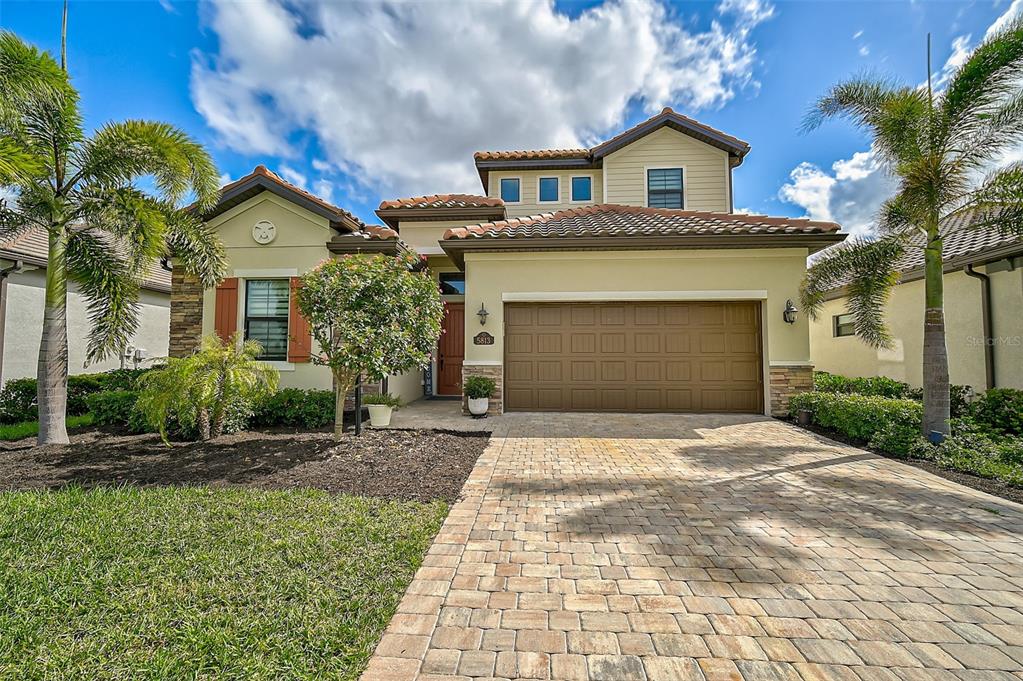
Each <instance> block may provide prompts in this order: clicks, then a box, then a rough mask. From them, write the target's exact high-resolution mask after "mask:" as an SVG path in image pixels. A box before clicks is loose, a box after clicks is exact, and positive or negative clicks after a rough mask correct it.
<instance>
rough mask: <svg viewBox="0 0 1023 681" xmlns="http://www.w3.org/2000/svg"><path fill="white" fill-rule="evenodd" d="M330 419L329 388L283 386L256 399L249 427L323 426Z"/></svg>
mask: <svg viewBox="0 0 1023 681" xmlns="http://www.w3.org/2000/svg"><path fill="white" fill-rule="evenodd" d="M333 422H334V392H333V391H332V390H300V389H298V388H284V389H283V390H278V391H277V392H275V393H273V394H271V395H267V396H266V397H263V398H261V399H259V400H257V401H256V403H255V405H254V406H253V409H252V416H251V417H250V418H249V427H251V428H273V427H275V426H282V427H288V428H310V429H312V428H323V427H325V426H329V425H330V424H332V423H333Z"/></svg>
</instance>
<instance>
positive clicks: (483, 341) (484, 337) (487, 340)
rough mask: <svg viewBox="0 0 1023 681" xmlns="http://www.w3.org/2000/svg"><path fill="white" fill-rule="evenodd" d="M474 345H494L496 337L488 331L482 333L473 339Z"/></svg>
mask: <svg viewBox="0 0 1023 681" xmlns="http://www.w3.org/2000/svg"><path fill="white" fill-rule="evenodd" d="M472 344H473V345H493V344H494V337H493V336H491V335H490V334H489V333H487V332H486V331H480V332H479V333H477V334H476V335H475V336H473V338H472Z"/></svg>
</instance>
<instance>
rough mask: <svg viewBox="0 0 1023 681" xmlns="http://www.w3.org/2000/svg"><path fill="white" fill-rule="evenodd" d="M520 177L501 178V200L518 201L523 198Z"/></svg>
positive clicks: (507, 201) (506, 201)
mask: <svg viewBox="0 0 1023 681" xmlns="http://www.w3.org/2000/svg"><path fill="white" fill-rule="evenodd" d="M520 184H521V183H520V182H519V178H517V177H502V178H501V200H502V201H504V202H505V203H518V202H519V201H521V200H522V191H521V189H522V188H521V187H520Z"/></svg>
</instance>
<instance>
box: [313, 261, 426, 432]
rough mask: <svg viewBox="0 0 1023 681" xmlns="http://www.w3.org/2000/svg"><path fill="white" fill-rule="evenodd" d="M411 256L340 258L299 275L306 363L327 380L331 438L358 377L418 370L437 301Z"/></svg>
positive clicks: (338, 429)
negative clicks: (307, 335)
mask: <svg viewBox="0 0 1023 681" xmlns="http://www.w3.org/2000/svg"><path fill="white" fill-rule="evenodd" d="M417 262H418V260H417V259H416V258H415V257H414V256H398V257H390V256H384V255H373V256H369V255H345V256H342V257H340V258H337V259H333V260H326V261H324V262H322V263H320V264H319V265H318V266H317V267H316V268H315V269H313V270H311V271H309V272H308V273H307V274H306V275H305V276H303V277H302V286H301V288H299V290H298V294H297V295H298V306H299V309H300V310H301V311H302V314H303V315H304V316H305V317H306V319H308V320H309V325H310V326H311V327H312V334H313V339H314V340H315V341H316V343H317V344H318V345H319V346H320V351H319V353H314V355H313V358H312V360H313V362H314V363H316V364H321V365H324V366H328V367H330V371H331V373H332V374H333V376H334V389H335V391H336V393H335V402H334V434H335V435H336V436H337V437H340V436H341V434H342V433H343V431H344V427H343V423H342V419H343V416H344V404H345V396H346V395H347V394H348V393H349V392H350V391H351V390H352V388H354V387H355V383H356V381H357V380H358V379H359V376H360V375H365V376H366V377H367V378H368V379H369V380H382V379H383V378H384V377H385V376H387V375H388V374H399V373H402V372H405V371H410V370H412V369H415V368H418V367H421V366H424V365H425V364H426V363H427V362H429V361H430V357H431V355H432V353H433V350H434V348H435V347H436V346H437V339H438V338H440V329H441V319H442V317H443V316H444V303H443V302H442V301H441V298H440V291H439V289H438V288H437V284H436V282H434V280H433V277H431V276H430V275H429V274H428V273H427V272H417V271H415V270H414V265H415V264H416V263H417Z"/></svg>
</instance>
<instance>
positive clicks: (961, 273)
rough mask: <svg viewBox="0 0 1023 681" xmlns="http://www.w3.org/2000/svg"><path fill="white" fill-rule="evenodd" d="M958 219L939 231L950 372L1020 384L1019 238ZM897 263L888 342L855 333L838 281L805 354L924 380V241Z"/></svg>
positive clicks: (835, 368) (1022, 252)
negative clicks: (882, 344)
mask: <svg viewBox="0 0 1023 681" xmlns="http://www.w3.org/2000/svg"><path fill="white" fill-rule="evenodd" d="M948 226H949V227H951V226H952V225H948ZM956 227H957V228H956V229H955V230H954V231H951V232H950V233H949V234H948V236H946V237H945V239H944V254H945V268H944V269H945V277H944V289H945V344H946V347H947V349H948V364H949V377H950V379H951V381H952V383H955V384H959V385H969V386H971V387H973V389H974V390H977V391H983V390H985V389H988V388H994V387H999V388H1023V239H1020V238H1019V237H1018V236H1011V235H1007V234H1002V233H1000V232H997V231H995V230H980V229H978V230H970V229H962V228H961V226H958V225H957V226H956ZM919 243H922V242H921V241H918V245H919ZM898 270H899V271H900V272H901V273H902V275H901V281H900V283H899V284H898V285H897V286H896V287H895V288H894V290H893V291H892V294H891V298H890V299H889V301H888V305H887V306H886V308H885V320H886V322H887V323H888V326H889V329H890V331H891V334H892V338H893V341H892V346H891V347H890V348H887V349H885V348H882V349H876V348H872V347H870V346H868V345H867V344H866V343H864V342H863V341H861V340H860V339H859V338H858V337H857V336H856V335H855V334H854V332H853V326H852V318H851V317H850V316H849V314H848V313H847V312H846V298H845V296H844V295H843V293H844V290H843V288H836V289H835V290H834V291H832V292H831V294H830V295H829V296H828V298H829V300H828V301H827V302H826V303H825V304H824V307H823V308H822V310H821V315H820V317H819V318H818V319H817V320H816V321H815V322H813V323H811V325H810V351H811V353H810V354H811V356H812V357H813V362H814V364H815V365H816V367H817V368H818V369H822V370H824V371H830V372H833V373H838V374H845V375H847V376H888V377H889V378H894V379H897V380H899V381H905V382H906V383H909V384H910V385H912V386H914V387H920V386H921V385H922V380H923V337H924V332H923V329H924V321H923V318H924V280H923V276H924V274H923V251H922V249H921V248H919V247H915V248H911V249H909V250H908V251H907V252H906V254H905V255H904V256H903V258H902V260H901V261H900V262H899V263H898Z"/></svg>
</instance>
